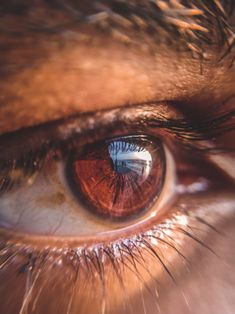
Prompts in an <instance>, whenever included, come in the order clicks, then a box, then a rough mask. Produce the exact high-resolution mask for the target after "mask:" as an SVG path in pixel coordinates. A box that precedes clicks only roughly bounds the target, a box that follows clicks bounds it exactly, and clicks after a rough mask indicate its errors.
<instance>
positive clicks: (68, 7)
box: [0, 0, 235, 56]
mask: <svg viewBox="0 0 235 314" xmlns="http://www.w3.org/2000/svg"><path fill="white" fill-rule="evenodd" d="M234 7H235V5H234V1H233V0H223V1H219V0H209V1H208V0H184V1H181V0H173V1H165V0H155V1H153V0H145V1H141V3H140V2H139V1H137V0H128V1H127V0H124V1H123V0H122V1H121V0H109V1H107V0H96V1H88V0H85V1H83V0H82V1H81V0H69V1H65V0H47V1H41V2H40V1H39V2H37V1H33V0H32V1H30V3H29V2H28V1H15V0H14V1H13V0H11V1H8V2H7V3H5V4H1V5H0V16H1V19H2V23H1V24H0V33H4V31H5V32H7V33H8V34H9V35H10V34H11V33H15V34H17V33H18V32H21V31H22V32H24V33H28V34H30V33H31V34H32V33H34V34H35V35H38V34H40V33H44V34H47V35H50V34H55V33H60V32H63V31H64V30H65V29H69V28H70V27H74V26H75V25H76V26H77V27H79V26H87V27H90V26H92V27H94V28H95V29H96V30H99V31H102V32H105V33H108V34H111V35H112V36H113V37H114V39H116V40H120V41H124V42H126V43H127V42H133V41H134V42H135V43H136V42H138V40H139V38H138V36H133V34H137V33H141V34H148V35H149V36H150V37H151V38H153V39H154V40H156V41H157V42H159V41H163V42H165V43H169V42H170V41H171V42H174V43H175V42H177V41H180V42H181V43H183V45H184V46H185V47H186V48H187V49H189V50H191V51H193V52H196V53H198V54H200V55H202V56H203V52H204V46H205V45H206V46H207V47H208V48H211V49H213V48H212V47H213V46H214V45H216V46H218V47H224V46H226V51H225V53H224V54H225V55H226V54H227V52H231V48H232V47H233V46H234V42H235V35H234V31H233V28H232V26H231V25H230V24H229V16H230V15H231V14H232V13H233V12H234ZM32 12H33V14H32ZM55 12H57V13H58V16H60V19H61V22H59V23H58V21H57V22H55V23H53V22H52V21H51V18H52V17H53V15H54V14H55ZM11 16H14V17H15V18H21V20H20V22H19V23H16V26H14V21H12V22H13V23H12V24H13V25H10V24H9V23H8V24H7V25H6V24H5V23H4V18H6V19H7V18H8V19H9V18H10V17H11ZM11 28H12V29H11ZM79 32H81V30H78V33H79Z"/></svg>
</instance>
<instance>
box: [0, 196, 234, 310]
mask: <svg viewBox="0 0 235 314" xmlns="http://www.w3.org/2000/svg"><path fill="white" fill-rule="evenodd" d="M225 197H226V203H227V205H224V199H225ZM194 199H195V200H194V201H193V200H192V199H191V201H192V202H191V203H192V204H194V202H196V203H197V204H198V198H197V197H195V198H194ZM213 199H214V202H212V201H211V203H212V204H211V205H210V206H208V200H207V199H206V198H205V199H204V200H202V201H201V204H200V205H199V206H198V208H197V209H198V212H199V213H200V214H198V213H195V211H192V212H191V213H190V212H188V213H187V207H186V205H185V204H186V203H183V204H184V205H185V206H183V204H181V207H182V206H183V212H186V214H185V213H184V214H182V212H181V213H180V212H178V213H177V214H175V217H174V219H169V221H166V222H165V223H164V224H163V226H162V229H161V232H163V231H164V232H163V233H164V237H160V238H159V240H158V241H154V238H153V239H151V237H150V236H151V234H148V239H149V241H148V243H150V244H151V247H152V248H153V249H154V250H155V252H156V254H158V257H157V255H155V254H154V251H151V250H149V249H148V248H147V247H146V246H144V245H143V242H142V244H141V241H140V245H138V247H134V248H133V247H131V245H132V244H131V240H130V239H129V242H128V239H126V240H123V242H122V246H121V244H120V246H121V248H122V257H120V250H119V249H117V248H116V251H115V250H111V249H110V247H106V252H107V253H105V258H104V259H102V262H101V259H99V262H100V263H102V269H103V270H101V268H99V262H97V260H96V258H95V256H99V250H96V251H89V250H87V251H86V250H83V251H76V250H75V249H69V248H67V250H66V249H62V250H61V249H56V248H53V247H51V249H46V248H43V249H42V250H36V249H33V248H30V247H29V246H28V247H27V246H25V247H23V246H21V245H20V246H12V247H9V248H8V249H3V248H2V250H1V267H0V268H1V270H2V271H1V272H0V276H3V274H4V273H5V275H6V274H8V275H7V277H8V283H9V282H10V281H11V278H12V279H13V278H14V279H13V280H14V284H15V282H16V281H15V278H21V279H20V282H19V287H21V289H22V291H24V288H23V287H24V285H25V284H26V281H25V279H26V278H28V279H30V281H29V286H28V290H26V294H25V295H24V296H23V295H22V293H19V291H18V290H15V291H14V292H12V293H11V294H9V295H13V296H15V299H16V300H19V298H25V300H26V302H25V303H24V305H23V309H24V310H26V308H28V307H29V309H32V306H33V304H34V306H36V308H40V306H42V305H43V304H44V303H45V302H48V301H49V300H48V296H49V295H50V297H53V296H54V293H56V296H57V298H58V297H59V296H60V295H62V294H63V296H64V298H63V302H60V300H59V302H56V304H54V305H52V308H53V309H54V310H55V311H56V309H57V310H58V306H59V305H58V304H60V306H61V309H64V311H65V309H67V307H68V302H69V301H70V300H71V298H72V299H73V306H75V305H76V306H80V307H81V305H82V304H83V306H84V308H85V309H86V310H87V309H88V305H87V304H85V305H84V300H85V299H87V298H88V299H89V300H90V301H91V300H93V301H92V309H91V310H94V308H96V309H101V302H102V300H103V298H105V300H106V306H107V309H109V308H110V306H111V307H112V306H114V307H116V308H120V306H122V303H123V302H124V297H125V293H128V298H129V302H131V301H133V299H132V298H133V297H134V296H135V295H136V293H140V289H141V287H142V289H143V291H145V293H147V294H149V293H150V294H151V293H154V290H153V291H152V290H151V291H152V292H151V291H148V287H149V285H150V286H152V285H153V286H154V287H155V289H157V290H158V289H162V285H167V284H166V282H168V283H170V282H172V284H173V280H174V279H175V280H177V276H178V275H179V274H178V272H179V269H180V268H182V271H185V268H186V269H187V267H189V264H188V261H187V259H188V258H189V257H190V255H191V254H193V252H194V251H195V249H196V247H197V248H201V249H203V250H209V249H210V247H209V246H208V247H207V241H206V240H205V239H206V238H208V237H209V238H210V235H212V236H213V234H214V233H215V234H217V232H216V231H215V230H212V229H211V228H210V227H208V225H206V224H205V223H204V222H200V221H199V220H197V218H202V219H206V220H205V221H209V223H211V225H212V226H216V222H215V221H217V220H220V219H221V216H220V215H221V208H223V209H225V208H226V207H227V210H228V211H229V208H230V209H231V208H234V205H235V201H234V198H233V196H232V195H230V198H229V197H228V195H226V196H225V195H224V196H221V197H217V198H216V199H215V197H214V196H213ZM229 199H230V204H228V203H229ZM189 201H190V198H189V199H188V200H187V203H189ZM209 203H210V202H209ZM179 207H180V204H179ZM206 207H207V213H205V208H206ZM215 207H217V208H218V212H219V216H218V214H217V213H216V212H215V213H213V214H212V213H211V212H212V210H215ZM202 210H203V211H204V214H203V215H202ZM208 213H210V215H208ZM204 216H206V218H205V217H204ZM209 217H211V220H208V218H209ZM174 220H175V223H173V221H174ZM170 224H172V226H173V228H171V227H170ZM182 230H185V231H186V232H187V233H188V234H186V233H184V232H182ZM190 235H191V236H192V237H191V236H190ZM135 240H137V238H135ZM155 240H156V239H155ZM133 241H134V240H133ZM200 241H202V242H201V243H200ZM136 243H137V242H136ZM169 243H170V244H171V245H172V247H171V246H170V245H169ZM189 243H191V245H189ZM7 246H9V244H8V245H6V247H7ZM4 250H5V251H4ZM129 250H130V251H129ZM139 250H140V251H141V255H140V254H139ZM177 250H179V251H177ZM9 252H11V253H9ZM112 252H114V254H113V253H112ZM112 254H113V255H112ZM211 254H212V255H213V253H211ZM184 256H185V257H186V259H185V258H184ZM132 258H134V261H135V262H134V261H133V260H132ZM159 258H160V259H159ZM117 260H118V261H117ZM161 261H162V262H163V264H164V265H165V267H166V268H165V267H164V265H163V264H162V262H161ZM96 263H98V264H96ZM79 265H80V270H79V275H78V278H79V279H76V272H77V271H78V266H79ZM100 265H101V264H100ZM150 265H151V266H150ZM136 267H137V268H136ZM167 270H168V271H169V272H170V274H171V275H172V278H171V277H170V274H169V273H168V271H167ZM99 272H101V273H99ZM10 273H12V276H13V277H11V276H9V274H10ZM96 274H97V275H96ZM104 276H105V279H104ZM167 278H168V279H167ZM1 280H2V277H1ZM103 280H105V287H106V293H105V294H103V293H104V292H103V291H102V289H103V288H102V287H104V286H103V285H102V282H103ZM120 280H121V281H120ZM156 280H157V281H156ZM159 280H160V282H159ZM122 281H124V283H122ZM91 283H92V284H91ZM123 284H124V286H123ZM53 285H54V288H53V289H54V290H48V289H51V288H52V286H53ZM74 287H75V288H74ZM92 287H93V288H92ZM111 288H112V289H111ZM9 289H10V288H9ZM11 289H12V288H11ZM31 289H32V290H31ZM42 289H43V290H42ZM74 289H75V291H76V293H75V294H74V295H73V291H74ZM114 290H115V291H116V293H115V295H116V298H115V301H114V302H112V300H113V294H112V292H113V291H114ZM8 291H9V290H8ZM91 291H93V292H92V293H91ZM93 293H94V294H93ZM19 295H21V297H19ZM75 296H76V297H75ZM7 298H8V299H9V296H8V297H7ZM109 302H111V303H112V305H111V304H110V303H109ZM14 303H15V304H17V302H14ZM18 306H20V305H18ZM86 310H85V311H86ZM72 313H73V312H72ZM81 313H83V312H82V310H81ZM85 313H87V312H84V314H85ZM108 313H109V312H108Z"/></svg>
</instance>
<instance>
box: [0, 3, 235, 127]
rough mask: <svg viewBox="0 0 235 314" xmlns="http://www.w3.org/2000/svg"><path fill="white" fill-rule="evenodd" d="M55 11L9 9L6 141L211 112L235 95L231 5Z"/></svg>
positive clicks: (1, 28)
mask: <svg viewBox="0 0 235 314" xmlns="http://www.w3.org/2000/svg"><path fill="white" fill-rule="evenodd" d="M14 3H15V4H14ZM19 3H20V4H19ZM48 3H49V4H46V2H45V3H44V2H43V1H42V2H40V4H38V3H37V2H36V1H32V2H31V3H30V5H28V4H24V3H23V2H22V1H21V2H19V1H14V2H12V4H11V3H9V4H5V5H1V6H0V12H1V22H0V36H1V38H0V46H1V51H2V53H1V55H0V100H1V108H0V132H6V131H12V130H16V129H19V128H21V127H22V126H24V127H26V126H30V125H34V124H39V123H43V122H46V121H48V120H52V119H57V118H61V117H64V116H65V115H71V114H74V113H77V112H84V111H93V110H99V109H104V108H111V107H116V106H123V105H128V104H134V103H141V102H147V101H156V102H159V101H173V102H177V103H180V104H181V105H182V106H183V105H185V106H190V107H194V108H201V109H204V108H205V107H207V108H208V107H210V106H211V107H212V106H213V107H214V106H219V105H220V104H222V103H223V101H224V100H225V99H226V98H227V97H228V96H230V95H232V94H233V93H234V79H235V70H234V66H231V64H232V61H233V56H234V51H233V49H231V50H230V51H229V54H227V55H224V54H225V53H226V52H227V51H228V46H227V45H226V44H225V39H226V40H227V41H228V42H230V45H232V44H233V40H234V33H233V30H232V27H230V26H229V25H230V23H229V14H228V13H229V9H230V4H231V3H230V1H224V3H223V6H222V4H220V5H219V4H218V3H217V1H214V2H213V1H212V2H210V3H213V5H212V4H211V5H210V6H209V5H208V3H209V2H208V1H191V2H188V1H185V6H180V4H179V2H178V1H172V3H173V4H171V5H170V4H168V2H167V1H156V5H155V7H153V6H152V4H151V1H144V2H141V5H140V4H139V3H138V1H132V2H121V3H122V5H120V2H119V1H107V2H106V1H69V2H66V3H65V2H63V1H62V2H61V1H60V2H58V3H57V1H48ZM195 3H196V4H197V6H196V5H195ZM13 4H14V5H13ZM140 6H141V10H140ZM143 12H144V14H143ZM16 13H17V14H16ZM218 21H220V24H219V25H220V27H218ZM231 24H232V23H231ZM223 55H224V57H223V58H221V57H222V56H223ZM219 60H220V61H219ZM16 112H17V115H16V114H15V113H16Z"/></svg>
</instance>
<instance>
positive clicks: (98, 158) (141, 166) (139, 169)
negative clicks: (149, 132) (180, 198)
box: [67, 135, 166, 222]
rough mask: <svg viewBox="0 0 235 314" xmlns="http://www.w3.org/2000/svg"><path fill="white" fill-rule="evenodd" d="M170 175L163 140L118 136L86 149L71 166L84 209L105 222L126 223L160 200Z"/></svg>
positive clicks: (70, 173) (76, 193)
mask: <svg viewBox="0 0 235 314" xmlns="http://www.w3.org/2000/svg"><path fill="white" fill-rule="evenodd" d="M165 173H166V157H165V152H164V148H163V145H162V144H161V142H160V140H158V139H153V138H151V137H148V136H140V135H131V136H125V137H117V138H113V139H109V140H104V141H102V142H99V143H96V144H93V145H89V146H87V147H85V148H84V149H83V150H82V152H81V153H80V154H78V155H77V156H76V157H75V158H73V159H72V160H71V161H70V162H69V164H68V173H67V176H68V179H69V181H70V185H71V187H72V190H73V193H74V194H75V196H76V198H77V199H78V200H79V201H80V202H81V203H83V205H84V208H86V210H88V211H90V212H91V213H93V214H95V215H97V216H98V217H100V218H101V219H109V220H115V221H122V222H123V221H124V222H125V221H126V220H129V219H131V218H136V217H139V216H140V215H141V214H143V213H146V211H148V210H149V209H150V207H151V206H152V204H153V202H155V201H157V199H158V198H159V196H160V194H161V191H162V188H163V185H164V181H165Z"/></svg>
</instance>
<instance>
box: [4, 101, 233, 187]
mask: <svg viewBox="0 0 235 314" xmlns="http://www.w3.org/2000/svg"><path fill="white" fill-rule="evenodd" d="M146 106H147V108H148V110H149V106H148V105H146ZM144 107H145V106H144V105H143V106H142V107H141V108H142V109H143V112H144V110H145V108H144ZM133 108H135V107H133ZM127 110H130V109H127ZM125 112H126V110H125V109H124V110H123V109H120V110H119V115H118V119H117V120H116V121H114V122H113V123H112V127H111V128H112V130H115V129H116V128H120V129H125V130H127V129H128V127H129V126H128V124H130V123H131V124H134V127H136V128H137V129H140V130H142V132H146V131H147V130H148V128H153V129H164V130H166V131H167V132H169V133H170V134H173V135H174V136H176V138H178V140H179V142H180V144H182V145H184V146H185V147H186V148H189V149H192V150H193V151H196V150H200V151H201V152H204V153H218V150H219V148H218V147H216V148H211V147H208V146H203V145H201V143H203V141H206V140H209V139H210V138H212V137H215V136H219V135H221V134H223V133H225V132H228V131H231V130H234V129H235V123H234V121H233V117H234V116H235V111H230V112H227V113H225V114H223V115H218V116H214V117H212V118H211V119H207V120H206V119H205V120H201V121H200V122H197V123H192V122H191V123H190V122H188V121H186V120H185V119H180V120H175V119H169V118H167V117H165V116H164V115H159V113H158V118H155V117H154V115H153V114H152V115H151V118H150V117H149V116H148V117H146V116H143V118H142V119H140V120H139V117H136V119H135V120H133V121H130V120H129V118H128V120H127V121H126V120H125V119H126V118H125ZM123 113H124V115H123ZM159 116H160V118H159ZM101 117H102V115H101ZM86 118H87V119H89V114H88V115H87V117H86ZM76 119H77V118H76V117H72V118H68V119H66V120H65V121H59V122H58V121H56V122H52V123H49V124H47V125H45V126H39V127H36V128H29V129H26V130H23V131H20V132H23V136H22V138H21V141H24V139H25V138H27V137H28V134H29V132H30V135H32V134H33V131H34V130H36V132H37V129H39V131H40V130H41V129H42V128H44V127H45V128H47V127H49V130H51V129H53V125H55V128H60V126H61V125H62V126H63V127H64V124H65V125H66V123H68V125H71V123H72V124H74V121H76ZM78 119H79V118H78ZM100 119H101V120H100V121H98V123H97V125H96V126H95V128H94V125H93V128H94V129H95V130H96V129H97V128H98V127H99V128H100V129H101V130H103V134H104V135H103V136H105V125H102V118H100ZM79 120H80V119H79ZM93 120H95V118H94V117H93ZM83 123H84V121H83ZM75 125H76V123H75ZM131 127H132V129H133V126H131ZM65 130H66V126H65ZM31 131H32V132H31ZM85 131H87V130H85ZM99 131H100V130H99ZM80 133H83V132H82V131H81V129H79V132H78V134H77V132H76V127H75V128H72V129H70V132H69V133H67V134H66V136H65V138H62V139H61V138H53V139H52V140H49V139H47V138H46V139H44V140H43V141H42V144H41V145H40V146H39V148H34V147H29V148H28V150H27V151H24V152H22V153H20V154H19V153H18V152H17V153H16V154H17V155H16V156H13V157H12V158H9V156H8V154H6V157H5V158H0V172H1V177H0V193H4V192H6V191H9V190H10V189H11V188H12V187H13V186H14V185H15V184H17V180H15V181H14V180H12V179H11V178H10V177H9V174H10V171H12V170H15V169H21V170H22V175H23V177H24V176H29V175H32V174H34V173H35V172H37V171H39V170H40V169H41V168H42V166H43V164H44V161H45V158H46V156H48V153H49V152H50V151H51V152H52V154H53V155H54V157H61V156H63V154H66V156H67V157H68V156H69V155H71V154H72V153H73V151H74V150H76V149H77V144H79V145H80V143H79V140H78V136H80V137H81V136H82V134H80ZM101 133H102V132H101ZM15 134H17V137H16V136H15ZM62 134H63V132H62ZM62 134H61V135H60V136H62ZM9 136H10V138H13V139H14V138H17V140H18V138H19V136H18V132H17V133H16V132H15V133H13V134H9ZM49 136H50V132H49ZM2 138H5V139H4V140H5V141H6V140H7V139H8V135H4V136H2ZM103 139H104V140H105V138H103ZM3 142H4V141H3ZM9 142H10V141H7V143H8V145H9ZM0 143H1V138H0ZM198 143H200V146H198ZM17 147H19V143H17ZM2 152H3V153H4V145H2ZM18 155H19V156H18Z"/></svg>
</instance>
